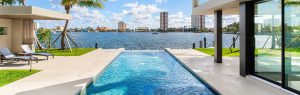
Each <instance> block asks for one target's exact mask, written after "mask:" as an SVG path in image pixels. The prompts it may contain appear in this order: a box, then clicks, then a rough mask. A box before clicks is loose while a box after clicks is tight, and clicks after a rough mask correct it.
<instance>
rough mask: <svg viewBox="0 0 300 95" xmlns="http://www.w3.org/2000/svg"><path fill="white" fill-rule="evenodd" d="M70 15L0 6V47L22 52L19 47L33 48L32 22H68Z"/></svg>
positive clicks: (33, 8)
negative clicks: (26, 45)
mask: <svg viewBox="0 0 300 95" xmlns="http://www.w3.org/2000/svg"><path fill="white" fill-rule="evenodd" d="M68 19H72V16H71V15H68V14H64V13H59V12H56V11H51V10H47V9H42V8H38V7H33V6H0V47H7V48H9V49H10V50H11V51H13V52H15V53H16V52H22V51H23V50H22V48H21V45H22V44H28V45H30V46H32V48H34V47H33V44H34V42H35V39H34V31H33V28H34V22H33V21H34V20H68Z"/></svg>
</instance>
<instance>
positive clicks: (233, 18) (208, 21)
mask: <svg viewBox="0 0 300 95" xmlns="http://www.w3.org/2000/svg"><path fill="white" fill-rule="evenodd" d="M233 22H239V16H238V15H227V16H223V27H225V26H226V25H229V24H232V23H233ZM205 26H206V27H208V28H213V27H214V16H213V15H207V16H205Z"/></svg>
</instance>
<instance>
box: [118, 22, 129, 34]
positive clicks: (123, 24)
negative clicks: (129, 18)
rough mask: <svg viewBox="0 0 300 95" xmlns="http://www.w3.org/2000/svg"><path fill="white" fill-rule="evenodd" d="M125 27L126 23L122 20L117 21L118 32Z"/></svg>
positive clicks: (122, 30)
mask: <svg viewBox="0 0 300 95" xmlns="http://www.w3.org/2000/svg"><path fill="white" fill-rule="evenodd" d="M126 28H127V25H126V23H125V22H123V21H119V22H118V29H119V32H124V31H125V30H126Z"/></svg>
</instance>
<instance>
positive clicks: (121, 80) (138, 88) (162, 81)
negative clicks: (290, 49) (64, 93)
mask: <svg viewBox="0 0 300 95" xmlns="http://www.w3.org/2000/svg"><path fill="white" fill-rule="evenodd" d="M81 94H82V95H217V94H218V93H217V92H216V91H214V90H213V89H212V88H211V87H210V86H208V85H205V83H204V82H203V81H201V80H200V79H199V78H197V77H195V76H194V75H193V74H191V73H190V72H189V71H188V70H187V69H185V68H184V67H183V65H181V63H179V62H178V61H177V60H176V59H174V58H173V57H172V56H171V55H169V53H167V52H166V51H124V52H122V53H121V54H120V55H119V56H118V57H117V58H116V59H115V60H114V61H113V62H112V63H111V64H110V65H109V66H108V67H107V68H106V69H105V70H104V71H103V72H102V73H101V74H99V76H97V77H96V78H95V79H94V80H93V82H92V83H90V84H89V85H88V86H87V88H85V89H84V90H82V91H81Z"/></svg>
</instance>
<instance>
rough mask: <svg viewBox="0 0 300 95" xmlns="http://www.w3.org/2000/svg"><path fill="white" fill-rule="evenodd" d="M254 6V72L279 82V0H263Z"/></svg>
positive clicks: (280, 54) (280, 38) (280, 69)
mask: <svg viewBox="0 0 300 95" xmlns="http://www.w3.org/2000/svg"><path fill="white" fill-rule="evenodd" d="M254 8H255V18H254V20H255V74H256V75H258V76H261V77H264V78H267V79H269V80H272V81H273V82H277V83H281V81H282V68H281V64H282V61H281V58H282V53H281V49H282V48H281V43H282V36H281V35H282V29H281V18H282V16H281V14H282V13H281V0H265V1H262V2H259V3H256V4H255V5H254Z"/></svg>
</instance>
